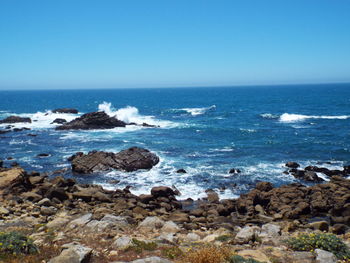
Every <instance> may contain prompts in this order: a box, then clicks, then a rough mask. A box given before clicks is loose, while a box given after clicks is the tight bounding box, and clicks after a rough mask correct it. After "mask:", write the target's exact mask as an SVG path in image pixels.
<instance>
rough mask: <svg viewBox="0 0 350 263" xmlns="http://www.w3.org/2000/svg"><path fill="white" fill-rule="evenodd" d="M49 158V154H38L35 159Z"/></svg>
mask: <svg viewBox="0 0 350 263" xmlns="http://www.w3.org/2000/svg"><path fill="white" fill-rule="evenodd" d="M49 156H50V154H49V153H39V154H38V155H37V157H49Z"/></svg>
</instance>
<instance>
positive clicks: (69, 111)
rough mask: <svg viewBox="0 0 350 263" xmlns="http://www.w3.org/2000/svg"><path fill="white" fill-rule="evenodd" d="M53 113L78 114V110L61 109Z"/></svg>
mask: <svg viewBox="0 0 350 263" xmlns="http://www.w3.org/2000/svg"><path fill="white" fill-rule="evenodd" d="M52 112H53V113H73V114H77V113H78V110H76V109H70V108H60V109H54V110H53V111H52Z"/></svg>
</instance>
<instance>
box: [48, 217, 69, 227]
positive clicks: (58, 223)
mask: <svg viewBox="0 0 350 263" xmlns="http://www.w3.org/2000/svg"><path fill="white" fill-rule="evenodd" d="M69 220H70V219H69V218H66V217H61V216H59V217H56V218H55V219H54V220H52V221H50V222H48V223H47V224H46V227H47V228H59V227H62V226H64V225H66V224H67V223H68V222H69Z"/></svg>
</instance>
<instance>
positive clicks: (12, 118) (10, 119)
mask: <svg viewBox="0 0 350 263" xmlns="http://www.w3.org/2000/svg"><path fill="white" fill-rule="evenodd" d="M18 122H27V123H31V122H32V120H31V119H30V118H22V117H19V116H10V117H7V118H6V119H3V120H0V123H18Z"/></svg>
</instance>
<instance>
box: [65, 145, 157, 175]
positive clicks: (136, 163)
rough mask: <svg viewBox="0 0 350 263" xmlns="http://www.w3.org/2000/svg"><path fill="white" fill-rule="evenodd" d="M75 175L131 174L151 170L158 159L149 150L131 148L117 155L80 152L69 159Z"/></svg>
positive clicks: (99, 152)
mask: <svg viewBox="0 0 350 263" xmlns="http://www.w3.org/2000/svg"><path fill="white" fill-rule="evenodd" d="M69 160H70V161H71V162H72V170H73V172H75V173H81V174H90V173H94V172H100V171H108V170H110V169H116V170H122V171H126V172H132V171H136V170H139V169H151V168H152V167H153V166H154V165H156V164H157V163H158V162H159V158H158V156H157V155H155V154H154V153H151V152H150V151H149V150H146V149H143V148H139V147H132V148H129V149H127V150H123V151H121V152H119V153H111V152H101V151H92V152H89V153H88V154H83V153H81V152H79V153H77V154H75V155H73V156H72V157H70V158H69Z"/></svg>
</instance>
